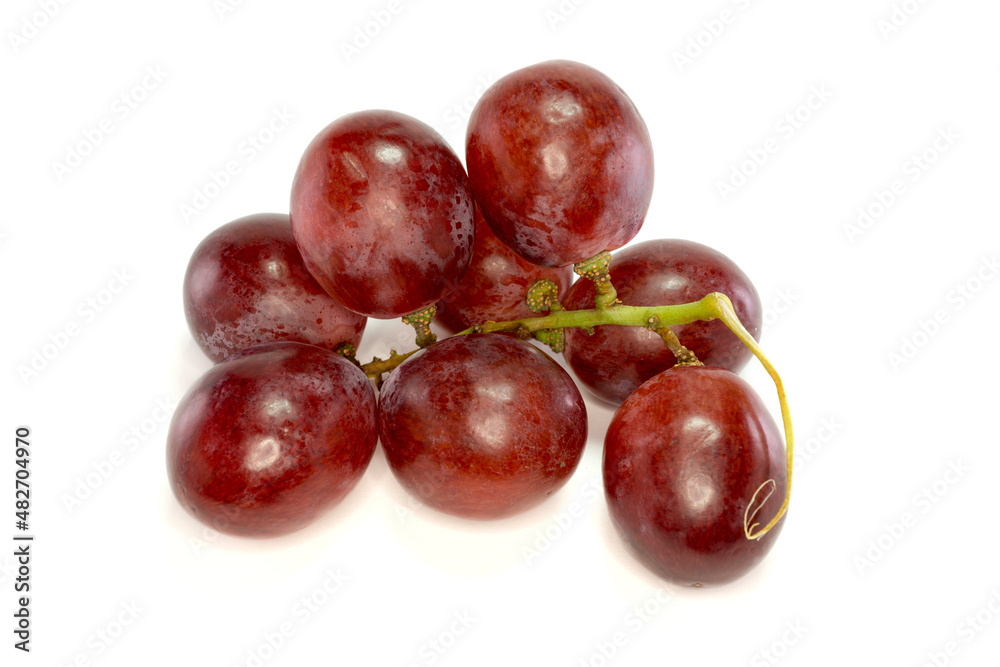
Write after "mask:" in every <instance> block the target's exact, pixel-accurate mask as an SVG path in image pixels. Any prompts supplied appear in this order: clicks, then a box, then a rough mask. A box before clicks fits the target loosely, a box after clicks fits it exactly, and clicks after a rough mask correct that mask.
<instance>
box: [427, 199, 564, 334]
mask: <svg viewBox="0 0 1000 667" xmlns="http://www.w3.org/2000/svg"><path fill="white" fill-rule="evenodd" d="M543 279H544V280H551V281H552V282H554V283H555V284H556V286H557V287H558V288H559V296H560V297H562V296H563V295H565V294H566V290H567V289H569V286H570V284H571V283H572V282H573V270H572V269H571V268H570V267H568V266H566V267H563V268H559V269H547V268H544V267H541V266H536V265H534V264H531V263H530V262H527V261H525V260H523V259H521V258H520V257H518V256H517V255H516V254H514V251H512V250H511V249H510V248H508V247H507V246H506V245H504V243H503V242H502V241H501V240H500V239H498V238H497V237H496V235H495V234H494V233H493V232H492V231H491V230H490V227H489V225H487V224H486V221H485V220H483V216H482V213H481V212H480V211H479V207H478V206H477V207H476V242H475V245H474V246H473V248H472V262H471V263H470V264H469V269H468V270H467V271H466V272H465V276H464V277H463V278H462V281H461V282H460V283H459V284H458V286H457V287H456V288H455V289H454V290H452V291H451V292H449V293H448V294H445V295H444V297H442V299H441V300H440V301H438V303H437V315H436V317H437V320H438V322H440V323H441V324H442V325H443V326H444V327H445V328H446V329H448V330H450V331H451V332H452V333H454V332H456V331H462V330H464V329H468V328H469V327H471V326H473V325H476V324H483V323H484V322H488V321H491V320H492V321H494V322H505V321H509V320H519V319H522V318H525V317H536V316H537V313H533V312H531V309H530V308H528V304H527V302H526V301H525V297H526V295H527V293H528V289H529V288H530V287H531V286H532V285H534V284H535V283H536V282H537V281H539V280H543Z"/></svg>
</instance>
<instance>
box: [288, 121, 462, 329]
mask: <svg viewBox="0 0 1000 667" xmlns="http://www.w3.org/2000/svg"><path fill="white" fill-rule="evenodd" d="M472 207H473V203H472V193H471V190H470V189H469V180H468V177H467V176H466V174H465V170H464V168H463V167H462V163H461V162H460V161H459V159H458V157H457V156H456V155H455V153H454V152H453V151H452V150H451V148H449V147H448V144H447V143H446V142H445V140H444V139H443V138H442V137H441V135H439V134H438V133H437V132H435V131H434V130H433V129H431V128H430V127H429V126H427V125H425V124H424V123H422V122H420V121H418V120H416V119H415V118H411V117H410V116H406V115H404V114H401V113H396V112H394V111H361V112H358V113H353V114H350V115H347V116H344V117H342V118H340V119H338V120H336V121H334V122H333V123H331V124H330V125H328V126H327V127H326V128H325V129H323V131H322V132H320V133H319V134H318V135H317V136H316V138H315V139H313V141H312V143H310V144H309V147H308V148H307V149H306V151H305V154H304V155H303V156H302V160H301V162H300V163H299V167H298V170H297V171H296V173H295V180H294V182H293V185H292V214H291V215H292V232H293V234H294V235H295V241H296V242H297V243H298V246H299V250H300V251H301V252H302V257H303V259H304V260H305V263H306V266H308V267H309V270H310V271H311V272H312V274H313V275H314V276H315V277H316V279H317V280H318V281H319V283H320V284H321V285H322V286H323V287H324V288H325V289H326V291H327V292H329V293H330V294H331V295H332V296H333V297H334V298H335V299H337V300H338V301H340V302H341V303H342V304H344V305H345V306H347V307H348V308H350V309H351V310H353V311H354V312H357V313H361V314H363V315H367V316H369V317H376V318H381V319H388V318H393V317H399V316H400V315H406V314H409V313H412V312H413V311H416V310H419V309H421V308H423V307H425V306H429V305H431V304H433V303H435V302H436V301H437V300H438V299H440V298H441V297H442V296H443V295H444V294H445V293H446V292H447V291H448V290H449V289H450V288H451V287H453V286H454V285H455V284H456V283H457V282H458V281H459V279H461V277H462V274H463V273H464V272H465V269H466V267H468V265H469V260H470V259H471V257H472V243H473V236H474V222H473V213H472Z"/></svg>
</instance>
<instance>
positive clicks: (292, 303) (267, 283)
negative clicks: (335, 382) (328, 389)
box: [184, 213, 366, 361]
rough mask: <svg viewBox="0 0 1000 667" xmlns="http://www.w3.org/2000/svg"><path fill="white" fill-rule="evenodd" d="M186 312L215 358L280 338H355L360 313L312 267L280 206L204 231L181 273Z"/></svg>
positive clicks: (330, 342) (330, 343) (361, 325)
mask: <svg viewBox="0 0 1000 667" xmlns="http://www.w3.org/2000/svg"><path fill="white" fill-rule="evenodd" d="M184 314H185V315H186V316H187V322H188V327H189V328H190V329H191V333H192V334H193V335H194V339H195V340H196V341H197V342H198V345H199V347H201V349H202V350H203V351H204V352H205V354H207V355H208V356H209V357H210V358H211V359H212V360H213V361H221V360H222V359H224V358H226V357H228V356H229V355H230V354H232V353H233V352H236V351H238V350H245V349H247V348H250V347H253V346H255V345H260V344H261V343H270V342H274V341H282V340H287V341H297V342H300V343H310V344H312V345H318V346H320V347H325V348H327V349H331V350H332V349H334V348H335V347H336V346H337V344H339V343H342V342H347V343H350V344H351V345H357V344H358V342H360V340H361V334H362V332H363V331H364V329H365V321H366V320H365V318H364V317H363V316H362V315H358V314H357V313H354V312H351V311H349V310H347V309H346V308H344V307H343V306H341V305H340V303H338V302H337V301H335V300H334V299H333V298H332V297H330V295H329V294H327V293H326V291H325V290H324V289H323V288H322V287H320V285H319V283H317V282H316V279H315V278H313V277H312V275H310V273H309V271H308V269H306V265H305V264H304V263H303V262H302V256H301V255H300V254H299V250H298V248H297V247H296V245H295V240H294V239H293V238H292V228H291V225H290V224H289V221H288V216H287V215H284V214H280V213H259V214H256V215H248V216H246V217H245V218H240V219H239V220H234V221H233V222H230V223H228V224H226V225H223V226H222V227H219V228H218V229H216V230H215V231H213V232H212V233H211V234H209V235H208V236H206V237H205V239H204V240H203V241H202V242H201V243H200V244H199V245H198V247H197V248H196V249H195V251H194V254H192V255H191V260H190V261H189V262H188V267H187V273H186V274H185V276H184Z"/></svg>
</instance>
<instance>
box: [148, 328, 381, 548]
mask: <svg viewBox="0 0 1000 667" xmlns="http://www.w3.org/2000/svg"><path fill="white" fill-rule="evenodd" d="M376 413H377V408H376V401H375V392H374V390H373V389H372V386H371V383H370V382H369V380H368V378H366V377H365V375H364V373H363V372H362V371H361V369H359V368H358V367H357V366H354V365H353V364H351V363H350V362H349V361H347V360H346V359H344V358H343V357H341V356H339V355H337V354H335V353H333V352H330V351H328V350H325V349H323V348H319V347H315V346H312V345H306V344H303V343H270V344H267V345H263V346H260V347H258V348H254V349H252V350H249V351H244V352H239V353H237V354H235V355H233V357H231V358H229V359H227V360H226V361H223V362H221V363H219V364H216V365H215V366H213V367H212V368H211V369H210V370H209V371H208V372H207V373H205V375H203V376H202V377H201V378H200V379H199V380H198V381H197V382H196V383H195V384H194V386H192V387H191V389H190V390H189V391H188V393H187V394H186V395H185V396H184V398H183V399H182V400H181V402H180V404H179V405H178V406H177V410H176V411H175V413H174V416H173V419H172V421H171V424H170V430H169V433H168V435H167V470H168V474H169V479H170V486H171V488H172V489H173V492H174V495H175V496H176V497H177V499H178V501H180V504H181V505H182V506H183V507H184V509H186V510H187V511H188V512H189V513H191V514H192V515H193V516H194V517H195V518H197V519H199V520H200V521H202V522H204V523H205V524H207V525H209V526H211V527H212V528H214V529H216V530H219V531H221V532H226V533H232V534H236V535H245V536H254V537H270V536H275V535H282V534H285V533H289V532H291V531H294V530H298V529H299V528H302V527H304V526H305V525H307V524H308V523H310V522H311V521H313V520H314V519H315V518H316V517H318V516H319V515H320V514H321V513H323V512H324V511H326V510H327V509H329V508H330V507H332V506H333V505H335V504H336V503H338V502H339V501H340V500H341V499H342V498H343V497H344V496H345V495H346V494H347V493H348V492H349V491H350V490H351V489H352V488H354V486H355V485H356V484H357V482H358V480H359V479H360V478H361V475H362V473H363V472H364V471H365V469H366V468H367V466H368V463H369V461H370V460H371V457H372V454H373V452H374V451H375V444H376V442H377V439H378V431H377V421H376V420H377V414H376Z"/></svg>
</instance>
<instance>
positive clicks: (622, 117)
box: [465, 60, 653, 266]
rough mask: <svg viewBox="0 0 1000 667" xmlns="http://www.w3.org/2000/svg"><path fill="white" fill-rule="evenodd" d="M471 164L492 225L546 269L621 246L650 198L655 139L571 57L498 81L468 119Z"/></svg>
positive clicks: (605, 81) (610, 85)
mask: <svg viewBox="0 0 1000 667" xmlns="http://www.w3.org/2000/svg"><path fill="white" fill-rule="evenodd" d="M465 159H466V164H467V165H468V167H469V180H470V182H471V183H472V191H473V194H474V195H475V198H476V202H477V203H478V204H479V205H480V206H481V207H482V209H483V216H484V217H485V218H486V221H487V222H488V223H489V225H490V227H491V228H492V229H493V231H494V232H495V233H496V235H497V236H498V237H500V239H501V240H502V241H503V242H504V243H506V244H507V245H508V246H510V247H511V248H512V249H513V250H514V252H516V253H517V254H518V255H520V256H521V257H524V258H525V259H527V260H528V261H529V262H532V263H533V264H539V265H541V266H566V265H569V264H573V263H575V262H580V261H583V260H585V259H589V258H591V257H593V256H594V255H596V254H598V253H599V252H601V251H603V250H614V249H615V248H619V247H621V246H623V245H625V244H626V243H628V241H629V240H630V239H631V238H632V237H634V236H635V235H636V233H637V232H638V231H639V228H640V227H641V226H642V221H643V218H645V216H646V210H647V209H648V208H649V202H650V199H651V197H652V193H653V147H652V142H651V141H650V138H649V133H648V132H647V130H646V125H645V123H644V122H643V120H642V117H641V116H640V115H639V112H638V111H637V110H636V108H635V105H634V104H633V103H632V101H631V100H630V99H629V98H628V96H627V95H625V93H624V92H622V89H621V88H619V87H618V85H617V84H615V82H614V81H612V80H611V79H609V78H608V77H607V76H605V75H604V74H602V73H601V72H598V71H597V70H595V69H593V68H591V67H588V66H586V65H581V64H580V63H576V62H571V61H567V60H553V61H548V62H543V63H540V64H537V65H532V66H530V67H525V68H524V69H520V70H518V71H516V72H513V73H511V74H508V75H507V76H505V77H503V78H501V79H500V80H499V81H497V82H496V83H495V84H493V85H492V86H491V87H490V88H489V89H488V90H487V91H486V93H484V94H483V96H482V97H481V98H480V99H479V102H478V103H477V104H476V106H475V108H474V109H473V110H472V115H471V116H470V118H469V125H468V129H467V132H466V145H465Z"/></svg>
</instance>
